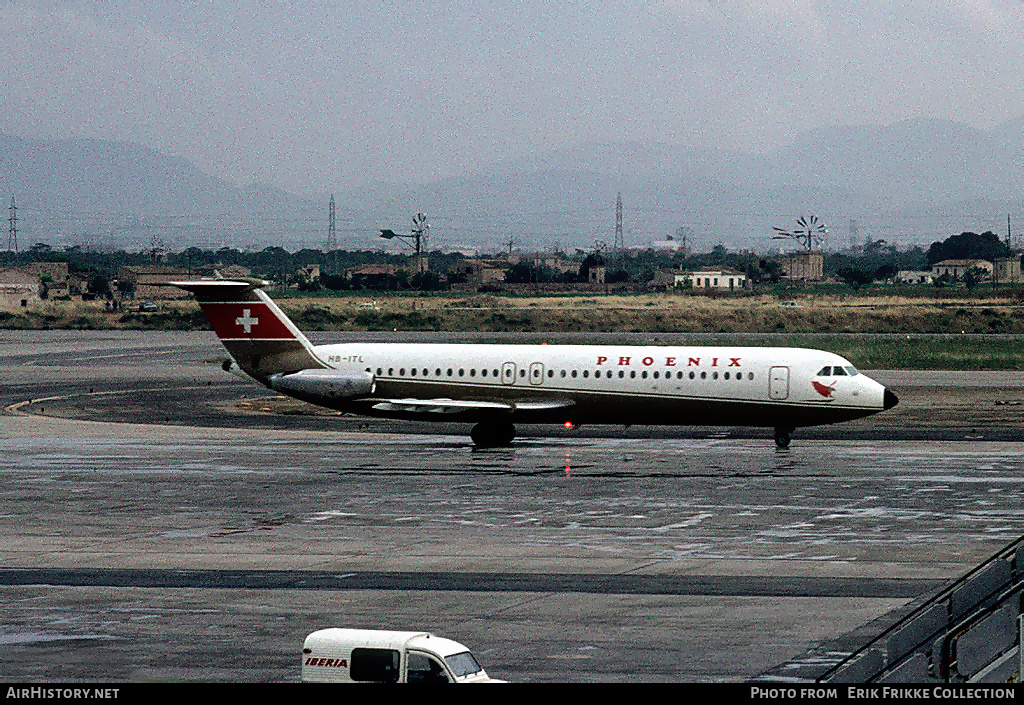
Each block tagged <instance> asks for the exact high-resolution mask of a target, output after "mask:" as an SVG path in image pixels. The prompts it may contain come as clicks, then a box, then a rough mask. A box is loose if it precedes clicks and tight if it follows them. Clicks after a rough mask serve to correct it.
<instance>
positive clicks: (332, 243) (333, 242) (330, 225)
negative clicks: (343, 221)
mask: <svg viewBox="0 0 1024 705" xmlns="http://www.w3.org/2000/svg"><path fill="white" fill-rule="evenodd" d="M326 248H327V251H328V252H331V251H333V250H336V249H338V236H337V234H336V231H335V230H334V194H333V193H332V194H331V202H330V203H329V204H328V205H327V245H326Z"/></svg>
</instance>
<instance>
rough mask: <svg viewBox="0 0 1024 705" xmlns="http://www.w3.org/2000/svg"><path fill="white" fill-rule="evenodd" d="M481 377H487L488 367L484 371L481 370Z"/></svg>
mask: <svg viewBox="0 0 1024 705" xmlns="http://www.w3.org/2000/svg"><path fill="white" fill-rule="evenodd" d="M480 376H481V377H486V376H487V368H486V367H485V368H483V369H482V370H480Z"/></svg>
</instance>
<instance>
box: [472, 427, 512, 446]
mask: <svg viewBox="0 0 1024 705" xmlns="http://www.w3.org/2000/svg"><path fill="white" fill-rule="evenodd" d="M469 437H470V438H472V439H473V443H474V444H475V445H476V447H477V448H499V447H501V446H507V445H510V444H511V443H512V439H513V438H515V437H516V427H515V426H514V425H513V424H512V422H511V421H481V422H480V423H478V424H477V425H476V426H474V427H473V430H472V431H470V432H469Z"/></svg>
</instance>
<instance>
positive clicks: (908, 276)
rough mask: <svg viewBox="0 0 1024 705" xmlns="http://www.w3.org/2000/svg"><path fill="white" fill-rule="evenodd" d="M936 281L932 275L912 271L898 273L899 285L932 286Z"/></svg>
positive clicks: (906, 270) (903, 270)
mask: <svg viewBox="0 0 1024 705" xmlns="http://www.w3.org/2000/svg"><path fill="white" fill-rule="evenodd" d="M933 280H934V277H932V273H931V272H930V271H929V272H917V271H913V270H910V269H901V270H900V271H898V272H896V283H897V284H931V283H932V281H933Z"/></svg>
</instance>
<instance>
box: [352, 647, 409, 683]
mask: <svg viewBox="0 0 1024 705" xmlns="http://www.w3.org/2000/svg"><path fill="white" fill-rule="evenodd" d="M400 658H401V655H400V654H399V652H398V651H394V650H392V649H367V648H363V647H357V648H355V649H352V657H351V659H352V666H351V670H350V671H349V675H350V676H351V677H352V680H354V681H361V682H364V683H365V682H375V683H397V682H398V676H399V670H398V666H399V663H400Z"/></svg>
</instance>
